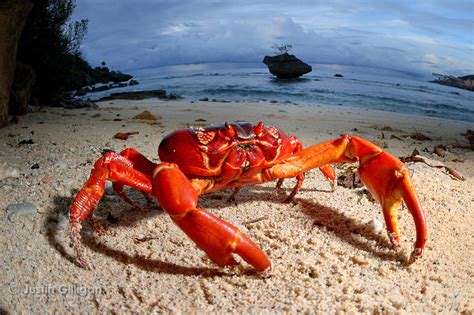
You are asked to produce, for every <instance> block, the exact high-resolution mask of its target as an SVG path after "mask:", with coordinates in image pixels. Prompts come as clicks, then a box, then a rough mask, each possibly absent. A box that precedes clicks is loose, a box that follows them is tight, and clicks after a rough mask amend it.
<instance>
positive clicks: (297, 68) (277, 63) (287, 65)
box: [263, 53, 313, 79]
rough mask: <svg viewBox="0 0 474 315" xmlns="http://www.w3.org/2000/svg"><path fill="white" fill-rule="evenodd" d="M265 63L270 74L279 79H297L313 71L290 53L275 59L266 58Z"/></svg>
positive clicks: (274, 57)
mask: <svg viewBox="0 0 474 315" xmlns="http://www.w3.org/2000/svg"><path fill="white" fill-rule="evenodd" d="M263 63H264V64H266V65H267V66H268V70H269V71H270V73H271V74H273V75H276V76H277V77H278V78H279V79H295V78H298V77H300V76H302V75H303V74H306V73H309V72H311V71H312V70H313V69H312V68H311V66H310V65H308V64H306V63H304V62H303V61H301V60H299V59H298V58H296V57H295V55H290V54H288V53H284V54H282V55H278V56H273V57H270V56H265V58H264V59H263Z"/></svg>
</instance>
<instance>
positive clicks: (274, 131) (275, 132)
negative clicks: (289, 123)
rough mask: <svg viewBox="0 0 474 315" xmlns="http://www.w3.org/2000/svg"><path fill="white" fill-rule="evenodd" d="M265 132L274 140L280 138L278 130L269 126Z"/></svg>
mask: <svg viewBox="0 0 474 315" xmlns="http://www.w3.org/2000/svg"><path fill="white" fill-rule="evenodd" d="M266 130H267V132H268V133H269V134H270V135H271V136H272V137H273V138H275V139H279V138H280V133H279V132H278V129H276V128H275V127H273V126H269V127H267V129H266Z"/></svg>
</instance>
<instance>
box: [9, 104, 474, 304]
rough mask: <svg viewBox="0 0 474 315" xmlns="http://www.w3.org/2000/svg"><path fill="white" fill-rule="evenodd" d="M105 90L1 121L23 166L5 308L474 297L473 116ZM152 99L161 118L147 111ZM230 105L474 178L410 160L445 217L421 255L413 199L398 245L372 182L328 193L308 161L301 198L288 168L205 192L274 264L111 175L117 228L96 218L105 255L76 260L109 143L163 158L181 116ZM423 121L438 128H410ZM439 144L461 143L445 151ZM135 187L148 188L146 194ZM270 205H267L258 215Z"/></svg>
mask: <svg viewBox="0 0 474 315" xmlns="http://www.w3.org/2000/svg"><path fill="white" fill-rule="evenodd" d="M98 105H99V109H67V110H65V109H63V108H53V107H44V108H38V110H37V111H35V112H34V113H30V114H28V115H27V116H24V117H20V121H19V123H18V124H16V125H10V126H7V127H5V128H3V129H0V137H1V138H2V139H6V140H5V141H4V142H3V143H1V144H0V170H5V169H6V168H7V167H8V168H12V169H16V170H17V173H16V176H13V177H10V178H4V179H0V195H1V196H3V197H2V198H1V199H0V208H1V209H2V210H1V212H0V244H2V245H1V246H2V247H1V249H0V260H1V261H2V264H1V267H0V270H2V274H3V275H4V276H2V277H1V279H0V305H1V308H0V309H1V310H5V311H8V312H12V313H18V312H33V311H35V312H38V311H43V312H61V313H64V312H74V311H75V310H77V309H80V310H81V311H82V312H106V311H115V312H178V313H187V312H203V313H204V312H220V313H232V312H239V313H243V312H255V313H261V312H262V313H268V312H291V313H294V312H304V311H308V312H323V313H327V312H350V313H355V312H370V313H373V312H403V311H405V312H408V313H435V312H436V313H440V312H444V313H446V312H447V313H460V312H472V311H473V310H474V299H473V296H472V290H471V289H470V288H472V287H473V286H474V281H473V272H472V268H471V267H472V266H471V261H470V257H471V256H472V253H473V252H472V249H471V248H470V244H472V234H473V232H474V231H473V227H472V224H471V217H472V213H473V210H474V209H473V203H472V196H473V195H474V190H473V187H474V151H472V150H467V149H462V148H458V147H456V146H457V145H466V146H467V145H469V143H468V142H467V140H466V138H465V137H463V136H462V135H461V133H465V132H466V130H467V129H469V128H470V129H472V124H469V123H464V122H458V121H450V120H445V119H440V118H437V119H433V118H426V117H421V118H420V117H418V116H410V115H406V114H399V113H395V114H391V113H389V112H382V113H385V114H381V112H374V111H371V112H370V113H366V112H365V111H363V110H357V109H356V108H349V107H342V106H341V107H340V106H338V107H337V108H331V107H329V106H322V105H321V106H320V107H318V106H315V107H307V106H302V105H289V104H279V103H277V104H273V103H263V102H259V103H246V102H239V103H235V104H234V103H215V102H194V103H191V102H190V101H186V100H178V101H175V100H170V101H168V100H167V101H163V100H156V99H148V100H143V101H129V100H125V101H122V100H120V101H118V100H114V101H109V102H101V103H98ZM145 109H146V110H149V111H150V112H152V113H153V114H155V115H157V116H159V117H158V120H155V121H137V120H134V119H132V117H134V116H135V115H137V114H139V113H141V112H143V111H144V110H145ZM226 120H247V121H251V122H257V121H259V120H263V121H264V123H266V124H273V125H275V126H277V127H279V128H280V129H282V130H283V131H284V132H285V133H287V134H288V135H296V136H298V137H299V138H300V139H301V141H302V143H303V145H304V146H309V145H311V144H315V143H319V142H322V141H326V140H329V139H333V138H338V137H339V136H340V134H341V133H351V134H356V135H359V136H361V137H364V138H366V139H368V140H370V141H373V142H375V143H376V144H378V145H379V146H386V147H387V148H386V150H387V151H389V152H390V153H392V154H393V155H395V156H407V155H410V154H411V153H412V152H413V150H414V149H417V150H418V151H419V152H421V154H422V155H423V156H425V157H427V158H429V159H430V162H431V161H436V162H439V163H444V164H445V165H448V166H450V167H452V168H454V169H456V170H457V171H458V172H460V173H462V174H463V175H464V176H465V177H466V180H465V181H458V180H454V179H453V178H452V177H451V176H449V175H448V174H446V173H445V172H443V171H442V170H441V169H436V168H431V167H429V166H427V165H425V164H423V163H415V164H413V163H409V164H408V167H409V169H410V170H411V171H412V172H413V181H414V185H415V188H416V191H417V195H418V197H419V198H420V201H421V203H422V205H423V208H424V211H425V214H426V216H427V218H428V224H429V225H428V227H429V231H428V232H429V234H428V235H429V236H428V237H429V239H428V243H427V247H426V250H425V254H424V257H423V258H422V259H420V260H418V261H417V262H415V263H414V264H412V265H409V266H407V265H406V263H405V262H406V259H407V256H408V255H409V254H410V253H411V250H412V246H413V240H414V236H415V232H414V230H415V229H414V224H413V220H412V218H411V216H410V214H409V213H408V211H406V209H401V210H399V212H398V218H399V224H400V234H401V235H400V236H401V248H400V250H399V251H393V250H392V249H390V246H389V245H388V241H387V236H386V233H385V223H384V220H383V216H382V213H381V208H380V205H379V204H377V203H373V202H372V201H371V200H370V199H369V198H368V197H367V195H366V194H365V193H364V192H363V188H359V189H347V188H344V187H342V186H337V187H336V190H335V192H334V193H330V192H328V189H329V185H328V183H327V181H326V180H325V178H324V177H323V176H322V175H321V174H320V172H318V171H317V170H312V171H310V172H308V173H307V176H306V179H305V182H304V184H303V187H302V189H301V191H300V192H299V193H298V195H297V196H296V202H295V203H293V204H285V203H282V200H283V199H285V196H286V195H287V194H288V193H289V192H290V191H291V189H292V186H293V183H294V181H293V180H288V181H285V184H284V189H283V191H282V193H281V194H279V195H278V196H272V195H271V192H272V190H273V187H274V185H275V183H266V184H263V185H257V186H248V187H243V188H242V191H241V192H240V193H239V194H238V195H237V196H236V202H235V203H226V202H225V200H226V198H227V197H228V195H229V193H230V192H229V191H221V192H216V193H212V194H209V195H205V196H202V197H201V198H200V201H199V205H200V206H202V207H203V208H205V209H207V210H208V211H209V212H211V213H213V214H215V215H216V216H219V217H220V218H223V219H224V220H226V221H228V222H230V223H232V224H234V225H236V226H237V227H239V229H241V230H242V231H243V232H244V233H246V234H247V235H248V236H249V237H250V238H251V239H252V240H254V241H255V242H256V243H257V244H258V245H259V246H261V247H262V249H263V250H264V252H265V253H266V254H267V255H268V256H269V258H270V260H271V261H272V269H271V270H270V271H268V272H265V273H264V274H258V273H256V272H254V271H253V270H252V269H251V268H250V267H249V266H248V265H247V264H245V263H242V264H241V265H238V266H236V267H232V268H217V267H216V266H215V265H214V264H212V263H211V262H210V261H209V259H207V258H206V256H205V255H204V253H203V252H202V251H200V250H199V249H197V248H196V246H195V245H194V243H192V242H191V241H190V240H189V239H188V238H187V237H186V235H184V233H182V231H181V230H179V229H178V228H177V227H176V226H175V225H174V224H173V223H172V221H171V220H170V219H169V216H168V215H166V214H165V213H163V212H162V211H161V210H159V209H157V208H156V207H149V206H147V207H145V209H134V208H132V207H130V206H129V205H128V204H126V203H124V202H123V201H121V200H120V199H118V198H117V197H116V196H115V195H114V194H113V192H112V193H111V192H110V188H107V189H106V194H105V195H104V197H103V198H102V200H101V201H100V203H99V204H98V206H97V210H96V212H95V213H96V215H97V218H98V220H99V221H100V222H101V223H102V224H103V225H104V226H105V227H106V228H107V229H108V230H109V231H110V232H111V233H112V235H111V236H107V237H101V236H98V235H97V234H95V233H94V232H93V231H92V229H91V228H90V226H89V225H88V224H83V229H82V236H83V252H84V254H85V258H86V259H87V260H88V261H89V263H91V265H92V266H93V269H92V270H91V271H86V270H83V269H80V268H78V267H77V266H76V265H75V264H74V263H73V261H74V257H75V254H74V251H73V249H72V248H71V242H70V240H69V238H68V233H69V231H70V230H69V226H68V209H69V205H70V203H71V201H72V198H73V197H74V195H75V194H76V192H77V190H78V189H79V188H80V187H81V185H82V184H83V182H84V181H85V180H86V179H87V177H88V176H89V173H90V171H91V168H92V166H93V164H94V162H95V161H96V160H97V159H98V158H99V157H100V156H101V152H102V150H103V149H112V150H116V151H120V150H122V149H123V148H125V147H134V148H136V149H137V150H139V151H140V152H142V153H143V154H144V155H145V156H147V157H148V158H150V159H153V160H154V161H157V148H158V144H159V142H160V141H161V139H162V138H163V137H164V136H165V135H166V134H168V133H169V132H171V131H172V130H175V129H177V128H184V127H187V126H191V125H194V126H203V125H206V124H208V123H212V122H222V121H226ZM387 126H389V127H390V128H391V130H390V129H388V128H384V127H387ZM413 127H415V129H416V130H414V129H413ZM355 129H357V130H355ZM131 131H139V134H137V135H133V136H131V137H130V138H128V140H126V141H121V140H118V139H114V138H113V137H114V135H115V134H116V133H117V132H131ZM415 131H416V132H419V133H423V134H425V135H426V136H429V137H431V138H432V140H427V141H421V140H416V139H412V138H410V137H404V136H405V135H409V134H411V133H413V132H415ZM382 133H383V134H384V139H382ZM392 135H395V136H397V137H399V138H400V139H401V140H398V139H396V138H391V136H392ZM30 140H31V141H30ZM23 141H25V143H24V144H20V143H22V142H23ZM29 141H30V142H29ZM438 144H444V145H445V146H446V147H447V148H448V152H447V153H446V156H445V157H439V156H437V155H435V154H434V153H432V151H433V148H434V146H436V145H438ZM425 148H426V149H427V151H428V152H425V151H423V150H424V149H425ZM336 172H337V173H338V175H340V174H342V172H343V170H342V169H339V168H337V167H336ZM0 173H1V172H0ZM128 192H129V193H130V195H131V197H132V198H133V199H134V200H137V202H140V203H143V202H144V200H143V198H142V197H141V194H139V193H137V192H133V191H128ZM24 202H28V203H31V204H32V205H33V206H35V207H36V210H35V211H30V212H25V213H23V214H12V213H13V212H12V211H11V210H9V211H7V210H6V209H7V207H8V206H9V205H11V204H17V203H24ZM255 218H264V219H262V220H261V221H258V222H255V223H248V222H250V221H251V220H253V219H255ZM16 288H19V289H20V290H17V289H16ZM24 292H26V293H24Z"/></svg>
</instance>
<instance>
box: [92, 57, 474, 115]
mask: <svg viewBox="0 0 474 315" xmlns="http://www.w3.org/2000/svg"><path fill="white" fill-rule="evenodd" d="M312 66H313V71H312V72H311V73H309V74H306V75H304V76H302V77H300V78H299V79H296V80H290V81H288V80H278V79H276V78H275V77H274V76H273V75H271V74H270V73H269V72H268V69H267V67H266V66H265V65H263V64H261V65H260V64H231V63H221V64H195V65H182V66H171V67H160V68H154V69H143V70H138V71H131V72H130V73H131V74H132V75H134V77H135V78H136V79H138V80H139V82H140V85H137V86H132V87H126V88H120V89H112V90H110V91H105V92H98V93H92V94H88V95H87V96H85V98H88V97H89V98H91V99H97V98H100V97H102V96H105V95H107V94H109V93H113V92H121V91H135V90H151V89H164V90H166V91H167V92H169V93H173V94H176V95H180V96H182V97H184V98H185V99H188V100H198V99H200V98H204V97H207V98H209V100H213V99H216V100H220V101H221V100H224V101H252V102H255V101H267V102H269V101H277V102H283V103H284V102H292V103H297V104H301V105H305V106H314V105H328V106H340V105H343V106H348V107H357V108H363V109H369V110H370V109H376V110H383V111H389V112H399V113H407V114H415V115H422V116H428V117H439V118H447V119H453V120H461V121H467V122H474V92H470V91H465V90H461V89H457V88H453V87H447V86H443V85H438V84H434V83H430V82H427V80H428V79H430V78H429V77H428V78H416V77H413V75H411V74H408V73H403V72H397V71H390V70H383V69H372V68H365V67H355V66H340V65H314V64H313V65H312ZM336 73H339V74H342V75H343V77H342V78H339V77H334V74H336ZM232 106H235V105H232Z"/></svg>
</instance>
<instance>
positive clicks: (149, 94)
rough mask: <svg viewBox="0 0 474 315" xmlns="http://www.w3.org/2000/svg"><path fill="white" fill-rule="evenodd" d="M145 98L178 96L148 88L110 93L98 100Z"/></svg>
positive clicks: (176, 97)
mask: <svg viewBox="0 0 474 315" xmlns="http://www.w3.org/2000/svg"><path fill="white" fill-rule="evenodd" d="M147 98H160V99H168V100H169V99H178V98H180V97H179V96H177V95H174V94H167V93H166V91H165V90H150V91H135V92H119V93H111V94H110V95H109V96H105V97H102V98H101V99H100V101H111V100H117V99H121V100H144V99H147Z"/></svg>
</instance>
